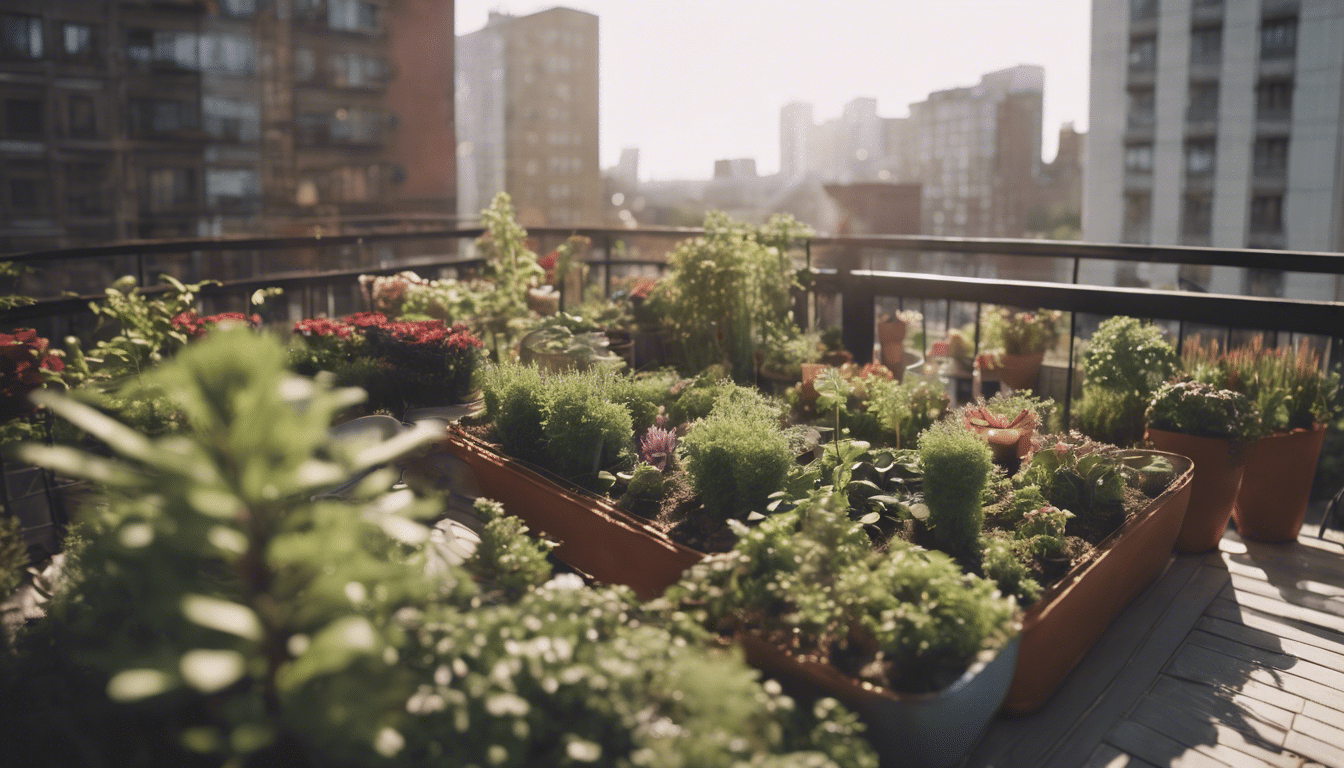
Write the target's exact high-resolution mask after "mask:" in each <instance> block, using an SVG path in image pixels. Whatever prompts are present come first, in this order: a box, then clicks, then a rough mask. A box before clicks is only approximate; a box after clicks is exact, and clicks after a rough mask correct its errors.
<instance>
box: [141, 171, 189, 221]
mask: <svg viewBox="0 0 1344 768" xmlns="http://www.w3.org/2000/svg"><path fill="white" fill-rule="evenodd" d="M146 175H147V177H148V181H149V183H148V184H147V185H146V191H145V197H146V200H145V201H146V202H147V203H148V208H149V210H151V211H166V210H171V209H173V208H177V207H180V206H183V205H189V204H191V203H192V202H194V200H195V197H196V169H195V168H151V169H150V170H149V172H148V173H147V174H146Z"/></svg>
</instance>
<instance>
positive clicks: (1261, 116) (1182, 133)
mask: <svg viewBox="0 0 1344 768" xmlns="http://www.w3.org/2000/svg"><path fill="white" fill-rule="evenodd" d="M1342 108H1344V3H1340V2H1338V0H1130V1H1129V2H1127V3H1116V2H1111V1H1110V0H1094V2H1093V4H1092V74H1091V106H1090V124H1091V129H1090V133H1091V136H1090V137H1089V139H1088V143H1087V171H1086V173H1085V177H1084V178H1085V180H1084V202H1083V233H1084V237H1085V238H1086V239H1088V240H1099V241H1110V242H1127V243H1150V244H1156V245H1178V244H1179V245H1196V246H1214V247H1227V248H1268V249H1288V250H1307V251H1339V250H1344V120H1342V114H1344V113H1342ZM1089 279H1091V280H1094V281H1099V282H1111V281H1116V282H1119V283H1121V284H1140V285H1157V286H1177V285H1179V286H1181V287H1184V288H1188V289H1191V290H1204V291H1216V292H1224V293H1248V294H1255V295H1268V296H1293V297H1298V298H1317V299H1335V298H1337V297H1338V296H1339V293H1338V290H1337V287H1336V285H1335V283H1334V281H1322V280H1320V279H1319V278H1318V277H1307V276H1293V275H1287V276H1285V275H1283V274H1282V273H1278V272H1273V271H1269V272H1264V271H1262V272H1256V271H1246V270H1240V269H1233V268H1221V269H1210V268H1207V267H1191V266H1187V267H1184V268H1182V269H1181V270H1179V271H1177V270H1174V269H1171V268H1146V271H1140V270H1136V269H1134V268H1133V267H1124V266H1121V267H1109V268H1100V269H1099V270H1094V274H1091V275H1089Z"/></svg>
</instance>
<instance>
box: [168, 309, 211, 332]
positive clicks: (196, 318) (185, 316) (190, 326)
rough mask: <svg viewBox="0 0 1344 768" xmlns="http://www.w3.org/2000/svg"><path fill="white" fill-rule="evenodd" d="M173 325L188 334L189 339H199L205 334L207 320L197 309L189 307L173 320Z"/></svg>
mask: <svg viewBox="0 0 1344 768" xmlns="http://www.w3.org/2000/svg"><path fill="white" fill-rule="evenodd" d="M172 324H173V327H174V328H176V329H178V330H179V331H182V332H183V333H185V334H187V338H189V339H199V338H200V337H202V336H204V335H205V321H204V320H202V319H201V317H200V315H197V314H196V312H195V310H191V309H188V310H187V311H186V312H183V313H181V314H179V315H178V316H177V317H174V318H173V320H172Z"/></svg>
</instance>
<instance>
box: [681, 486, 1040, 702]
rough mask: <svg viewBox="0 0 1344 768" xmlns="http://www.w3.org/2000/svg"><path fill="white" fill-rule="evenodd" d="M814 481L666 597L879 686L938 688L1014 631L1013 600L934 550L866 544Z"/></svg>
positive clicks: (708, 619)
mask: <svg viewBox="0 0 1344 768" xmlns="http://www.w3.org/2000/svg"><path fill="white" fill-rule="evenodd" d="M844 507H845V502H844V500H842V499H840V498H838V497H837V496H835V495H833V494H829V493H827V492H824V491H821V492H817V493H815V494H814V495H813V496H812V497H811V498H810V499H808V500H807V501H806V503H804V504H803V505H801V506H799V507H798V508H797V509H794V510H791V511H788V512H784V513H781V514H778V515H774V516H772V517H770V518H769V519H767V520H765V521H764V522H762V523H761V524H760V525H759V526H756V527H755V528H750V529H748V528H746V526H745V525H742V524H740V523H733V525H734V527H735V528H737V529H738V530H739V533H740V536H741V538H740V539H739V541H738V543H737V546H736V547H735V548H734V549H733V551H731V552H728V553H724V554H718V555H711V556H710V557H709V558H707V559H706V560H705V561H703V562H701V563H700V564H698V565H696V566H694V567H692V568H691V569H690V570H689V571H688V572H687V574H686V575H685V576H684V577H683V578H682V581H681V582H680V583H679V584H678V585H676V586H675V587H673V588H672V589H671V590H669V592H668V594H667V596H666V598H665V599H666V600H668V601H669V602H670V603H671V604H672V605H673V606H676V607H679V608H680V609H681V610H683V611H685V612H686V613H687V614H689V615H690V616H692V617H693V618H695V619H696V620H697V621H699V622H701V623H703V624H704V625H705V626H707V627H709V628H711V629H712V630H714V631H716V632H720V633H724V634H730V633H734V632H754V633H757V634H759V635H760V636H762V637H763V638H764V639H765V640H767V641H771V642H774V643H777V644H778V645H779V646H780V647H782V648H783V649H785V650H787V651H789V652H791V653H793V654H795V655H798V656H811V657H820V658H822V659H824V660H827V661H829V662H830V663H831V664H833V665H835V666H837V667H838V668H840V669H841V670H842V671H844V672H846V673H847V674H850V675H853V676H854V677H857V678H859V679H861V680H864V681H866V682H869V683H872V684H874V685H877V686H881V687H883V688H888V689H892V690H897V691H906V692H927V691H934V690H938V689H940V688H942V687H944V686H946V685H947V684H949V683H951V682H952V681H953V680H955V679H956V678H957V677H959V676H960V675H961V674H962V673H964V672H965V670H966V668H967V667H968V666H969V665H970V664H971V662H972V661H973V660H974V659H975V658H976V657H977V655H978V654H979V653H981V652H982V651H985V650H988V649H994V648H997V647H999V645H1001V644H1002V643H1003V642H1004V641H1006V640H1007V639H1008V637H1009V635H1010V634H1011V633H1012V632H1013V631H1015V629H1016V626H1015V623H1014V614H1015V610H1014V606H1013V603H1012V602H1011V601H1010V600H1007V599H1004V598H1001V597H999V596H998V595H997V594H996V593H995V589H994V585H993V584H992V583H991V582H988V581H985V580H983V579H980V578H978V577H975V576H968V575H965V574H963V573H962V571H961V569H960V568H958V567H957V565H956V564H955V563H953V562H952V560H951V559H950V558H949V557H948V556H947V555H945V554H943V553H941V552H930V551H926V550H923V549H920V548H918V547H914V546H911V545H909V544H907V543H906V542H904V541H902V540H900V539H894V540H892V542H891V543H890V548H889V549H888V550H886V551H878V550H877V549H875V548H873V547H872V545H871V544H870V543H869V540H868V536H867V535H866V534H865V533H864V532H863V528H862V526H860V525H859V524H858V523H855V522H853V521H852V520H850V519H849V517H848V516H847V515H846V514H845V513H844Z"/></svg>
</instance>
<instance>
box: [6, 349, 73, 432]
mask: <svg viewBox="0 0 1344 768" xmlns="http://www.w3.org/2000/svg"><path fill="white" fill-rule="evenodd" d="M50 346H51V344H50V342H48V341H47V340H46V339H44V338H42V337H41V336H38V335H37V331H35V330H33V329H32V328H20V329H18V330H16V331H14V333H0V422H4V421H9V420H10V419H16V418H18V417H20V416H26V415H28V414H30V413H32V412H33V404H32V403H31V402H30V401H29V400H28V394H29V393H30V392H32V391H33V390H35V389H39V388H41V387H43V386H46V385H47V384H48V383H49V382H59V381H60V374H61V371H63V370H65V363H64V362H63V361H62V360H61V358H59V357H57V356H56V355H55V354H53V353H52V352H51V351H49V348H50Z"/></svg>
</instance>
